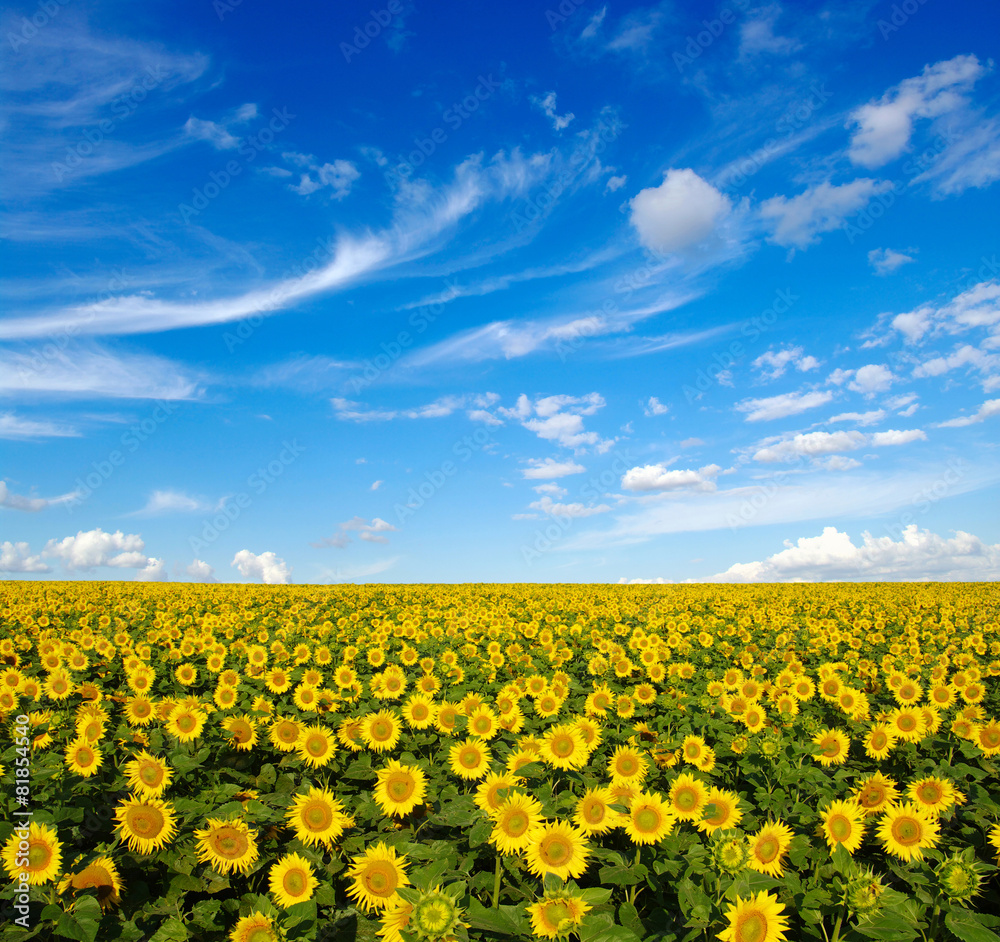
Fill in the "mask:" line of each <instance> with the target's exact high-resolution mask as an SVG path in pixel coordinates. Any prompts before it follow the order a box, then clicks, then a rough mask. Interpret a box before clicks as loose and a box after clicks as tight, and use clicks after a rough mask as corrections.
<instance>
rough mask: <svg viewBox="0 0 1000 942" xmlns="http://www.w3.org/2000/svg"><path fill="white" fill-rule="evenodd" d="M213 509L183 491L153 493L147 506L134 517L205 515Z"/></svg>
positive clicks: (135, 513) (136, 512) (208, 504)
mask: <svg viewBox="0 0 1000 942" xmlns="http://www.w3.org/2000/svg"><path fill="white" fill-rule="evenodd" d="M211 509H212V505H211V504H210V503H208V502H207V501H204V500H201V499H199V498H196V497H191V496H190V495H188V494H185V493H184V492H183V491H172V490H165V491H153V493H152V494H151V495H150V496H149V500H147V501H146V506H145V507H143V508H142V509H141V510H137V511H135V512H134V514H133V516H143V517H146V516H150V517H151V516H155V515H158V514H168V513H204V512H206V511H209V510H211Z"/></svg>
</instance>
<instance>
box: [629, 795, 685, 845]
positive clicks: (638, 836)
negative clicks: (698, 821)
mask: <svg viewBox="0 0 1000 942" xmlns="http://www.w3.org/2000/svg"><path fill="white" fill-rule="evenodd" d="M676 821H677V815H676V813H675V811H674V809H673V808H672V807H671V806H670V805H669V804H667V802H665V801H664V800H663V797H662V796H661V795H660V794H659V793H657V792H640V793H639V794H638V795H637V796H636V797H635V799H634V800H633V801H632V807H631V809H629V813H628V816H627V817H626V818H625V819H624V821H623V822H622V824H623V827H624V828H625V833H626V834H628V836H629V837H630V838H631V840H632V843H633V844H655V843H656V842H657V841H660V840H662V839H663V838H664V837H666V836H667V835H668V834H669V833H670V832H671V830H672V829H673V826H674V823H675V822H676Z"/></svg>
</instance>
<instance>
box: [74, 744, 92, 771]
mask: <svg viewBox="0 0 1000 942" xmlns="http://www.w3.org/2000/svg"><path fill="white" fill-rule="evenodd" d="M76 764H77V765H78V766H80V767H81V768H87V766H89V765H93V764H94V753H93V751H92V750H91V749H89V748H87V746H81V747H80V748H79V749H77V751H76Z"/></svg>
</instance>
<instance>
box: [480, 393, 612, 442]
mask: <svg viewBox="0 0 1000 942" xmlns="http://www.w3.org/2000/svg"><path fill="white" fill-rule="evenodd" d="M604 405H605V402H604V397H603V396H601V395H600V394H599V393H596V392H595V393H588V394H587V395H586V396H565V395H561V396H544V397H542V398H540V399H536V400H535V401H534V402H532V400H531V399H529V398H528V396H526V395H524V394H523V393H522V394H521V395H520V396H519V397H518V400H517V403H516V405H515V406H514V407H513V408H511V409H507V408H504V407H502V406H501V407H500V409H499V410H498V411H499V412H500V413H501V414H502V415H503V416H505V417H506V418H508V419H514V420H516V421H518V422H520V423H521V425H522V426H523V427H524V428H526V429H527V430H528V431H530V432H534V433H535V434H536V435H537V436H538V437H539V438H541V439H542V440H543V441H549V442H555V443H556V444H557V445H562V447H563V448H572V449H574V450H575V451H584V450H585V449H586V448H588V447H589V448H594V449H596V450H597V451H598V452H601V453H603V452H604V451H607V450H608V448H610V447H611V446H612V445H613V444H614V440H613V439H602V438H601V437H600V435H598V434H597V432H588V431H587V430H586V429H585V428H584V425H583V419H584V417H585V416H591V415H593V414H594V413H595V412H597V411H598V409H602V408H604Z"/></svg>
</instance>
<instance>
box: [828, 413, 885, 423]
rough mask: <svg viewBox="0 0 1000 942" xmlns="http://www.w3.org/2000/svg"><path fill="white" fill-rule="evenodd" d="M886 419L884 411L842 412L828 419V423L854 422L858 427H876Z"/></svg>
mask: <svg viewBox="0 0 1000 942" xmlns="http://www.w3.org/2000/svg"><path fill="white" fill-rule="evenodd" d="M884 418H885V410H884V409H874V410H873V411H871V412H841V413H840V414H839V415H835V416H833V418H830V419H827V422H828V423H830V424H833V423H834V422H854V423H855V424H856V425H875V424H876V423H877V422H881V421H882V420H883V419H884Z"/></svg>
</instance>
